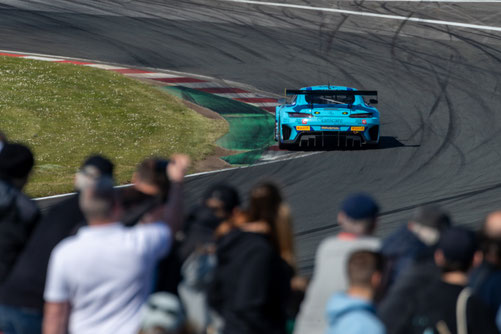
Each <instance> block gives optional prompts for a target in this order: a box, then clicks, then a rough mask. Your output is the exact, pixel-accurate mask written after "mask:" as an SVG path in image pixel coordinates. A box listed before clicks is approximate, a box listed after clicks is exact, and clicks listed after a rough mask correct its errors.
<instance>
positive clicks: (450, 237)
mask: <svg viewBox="0 0 501 334" xmlns="http://www.w3.org/2000/svg"><path fill="white" fill-rule="evenodd" d="M477 248H478V244H477V238H476V236H475V233H474V232H473V231H470V230H468V229H465V228H462V227H451V228H448V229H447V230H445V231H444V232H442V234H441V236H440V240H439V242H438V246H437V249H440V250H441V251H442V252H443V253H444V256H445V258H446V260H448V261H451V262H460V263H464V264H469V263H471V261H472V260H473V256H474V255H475V252H476V251H477Z"/></svg>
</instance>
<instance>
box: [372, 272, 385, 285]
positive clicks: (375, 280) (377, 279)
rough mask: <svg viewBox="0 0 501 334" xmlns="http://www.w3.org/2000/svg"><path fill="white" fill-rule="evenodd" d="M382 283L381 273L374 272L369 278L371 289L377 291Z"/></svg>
mask: <svg viewBox="0 0 501 334" xmlns="http://www.w3.org/2000/svg"><path fill="white" fill-rule="evenodd" d="M382 282H383V273H382V272H379V271H376V272H375V273H373V274H372V276H371V285H372V288H373V289H378V288H379V287H380V286H381V283H382Z"/></svg>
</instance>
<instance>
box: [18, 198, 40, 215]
mask: <svg viewBox="0 0 501 334" xmlns="http://www.w3.org/2000/svg"><path fill="white" fill-rule="evenodd" d="M16 208H17V210H18V211H19V215H20V217H21V219H23V220H26V221H29V220H33V219H36V218H37V217H38V216H39V214H40V211H39V209H38V206H37V205H36V203H35V201H34V200H32V199H31V198H29V197H28V196H27V195H25V194H23V193H22V192H21V191H18V192H16Z"/></svg>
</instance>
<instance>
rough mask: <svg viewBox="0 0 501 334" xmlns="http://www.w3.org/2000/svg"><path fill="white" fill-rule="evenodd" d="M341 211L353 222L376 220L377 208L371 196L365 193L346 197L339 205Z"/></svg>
mask: <svg viewBox="0 0 501 334" xmlns="http://www.w3.org/2000/svg"><path fill="white" fill-rule="evenodd" d="M341 211H343V212H344V213H345V214H346V215H347V216H348V217H350V218H351V219H355V220H360V219H368V218H376V217H377V215H378V213H379V206H378V204H377V203H376V201H375V200H374V199H373V198H372V196H370V195H368V194H365V193H357V194H353V195H350V196H348V197H347V198H346V199H345V200H344V201H343V203H342V204H341Z"/></svg>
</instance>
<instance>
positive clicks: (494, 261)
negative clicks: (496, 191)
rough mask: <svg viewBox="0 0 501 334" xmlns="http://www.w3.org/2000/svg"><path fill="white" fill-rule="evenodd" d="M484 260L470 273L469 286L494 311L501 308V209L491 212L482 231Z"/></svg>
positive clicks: (481, 240) (481, 239)
mask: <svg viewBox="0 0 501 334" xmlns="http://www.w3.org/2000/svg"><path fill="white" fill-rule="evenodd" d="M480 249H481V250H482V255H483V261H482V263H481V264H480V265H479V266H478V267H476V268H475V269H474V270H473V271H472V273H471V274H470V279H469V284H468V285H469V286H470V287H471V288H472V290H473V293H474V294H475V295H477V296H478V297H479V298H481V299H482V300H483V301H484V302H485V303H486V304H487V305H488V306H489V307H490V308H491V310H492V311H493V312H497V311H498V309H500V308H501V284H500V283H501V211H495V212H492V213H491V214H489V215H488V216H487V218H486V220H485V223H484V226H483V227H482V230H481V231H480Z"/></svg>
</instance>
